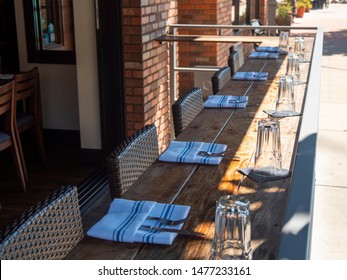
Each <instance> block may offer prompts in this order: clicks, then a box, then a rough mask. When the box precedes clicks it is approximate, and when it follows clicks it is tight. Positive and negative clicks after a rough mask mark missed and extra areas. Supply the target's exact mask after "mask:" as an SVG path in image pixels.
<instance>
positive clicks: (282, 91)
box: [276, 75, 295, 116]
mask: <svg viewBox="0 0 347 280" xmlns="http://www.w3.org/2000/svg"><path fill="white" fill-rule="evenodd" d="M276 112H277V113H280V114H282V115H283V116H292V115H293V114H294V113H295V98H294V78H293V76H291V75H284V76H280V78H279V82H278V94H277V100H276Z"/></svg>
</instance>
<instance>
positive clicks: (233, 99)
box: [204, 95, 248, 109]
mask: <svg viewBox="0 0 347 280" xmlns="http://www.w3.org/2000/svg"><path fill="white" fill-rule="evenodd" d="M247 104H248V96H245V95H242V96H233V95H209V96H208V98H207V100H206V101H205V102H204V107H205V108H241V109H242V108H246V106H247Z"/></svg>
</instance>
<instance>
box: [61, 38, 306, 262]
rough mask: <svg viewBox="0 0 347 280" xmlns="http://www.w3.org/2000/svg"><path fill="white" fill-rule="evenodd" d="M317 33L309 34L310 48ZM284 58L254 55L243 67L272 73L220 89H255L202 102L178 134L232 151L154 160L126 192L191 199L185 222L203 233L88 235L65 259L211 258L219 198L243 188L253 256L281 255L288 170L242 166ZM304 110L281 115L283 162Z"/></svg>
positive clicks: (99, 209) (89, 221) (90, 220)
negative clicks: (216, 159)
mask: <svg viewBox="0 0 347 280" xmlns="http://www.w3.org/2000/svg"><path fill="white" fill-rule="evenodd" d="M309 44H312V41H310V40H307V42H306V45H307V49H310V47H309ZM285 58H286V56H281V57H280V59H277V60H262V59H248V60H246V62H245V64H244V66H243V67H242V68H241V69H240V70H239V71H263V72H268V73H269V76H268V80H267V81H255V82H252V81H233V80H230V81H229V82H228V84H227V85H226V86H225V87H223V89H222V90H221V92H220V94H229V95H230V94H231V95H244V94H247V95H248V96H249V103H248V106H247V107H246V108H245V109H203V110H202V112H201V113H200V114H199V115H198V116H197V117H196V118H195V119H194V120H193V121H192V122H191V123H190V125H189V126H188V127H187V128H186V129H185V130H184V131H183V132H182V133H181V134H180V135H179V137H178V138H177V139H176V140H180V141H204V142H215V143H221V144H226V145H227V146H228V149H227V154H228V155H230V156H234V155H237V156H239V157H240V160H233V159H228V158H224V159H223V160H222V162H221V163H220V164H219V165H198V164H176V163H168V162H160V161H156V162H154V164H153V165H152V166H151V167H150V168H149V169H148V170H147V171H146V172H145V173H144V174H143V175H142V176H141V177H140V178H139V180H137V182H135V184H134V185H133V186H132V187H131V188H130V189H129V191H127V193H126V194H125V195H124V198H126V199H134V200H155V201H158V202H163V203H175V204H181V205H190V206H191V210H190V213H189V219H188V221H187V222H186V223H185V226H184V227H185V228H189V229H194V230H196V231H200V232H203V233H205V237H204V238H187V237H183V236H178V237H177V238H176V239H175V241H174V242H173V244H172V245H171V246H165V245H156V244H140V243H117V242H111V241H105V240H100V239H96V238H91V237H88V236H86V237H85V238H84V239H83V240H82V241H81V242H80V243H79V244H78V245H77V246H76V247H75V248H74V249H73V250H72V251H71V253H70V254H69V255H68V256H67V259H152V260H154V259H208V258H209V256H210V249H211V242H212V239H213V234H214V213H215V202H216V200H217V199H218V198H219V197H220V196H221V195H223V194H234V193H235V191H236V190H237V188H238V185H239V184H240V182H241V186H240V188H239V190H238V194H242V195H245V196H246V197H247V198H248V199H249V200H250V202H251V229H252V234H251V236H252V249H253V258H254V259H274V258H276V254H277V250H278V245H279V241H280V231H281V228H282V221H283V215H284V211H285V207H286V198H287V195H288V188H289V187H290V178H287V179H282V180H277V181H273V182H269V183H262V184H259V183H256V182H255V181H253V180H251V179H248V178H244V177H243V176H242V175H241V174H240V173H239V172H238V171H237V170H238V169H239V168H242V167H248V166H253V154H254V151H255V145H256V134H257V122H258V120H259V119H262V118H265V117H267V115H266V114H265V113H264V112H263V110H266V109H274V104H275V100H276V95H277V81H278V78H279V76H280V75H283V74H284V73H285ZM300 66H301V68H302V69H301V71H302V73H303V75H302V77H301V79H302V80H306V79H307V77H308V71H309V63H302V64H301V65H300ZM305 87H306V86H305V85H300V86H295V98H296V111H298V112H301V108H302V103H303V100H304V96H305ZM300 120H301V117H300V116H299V117H289V118H283V119H281V120H280V126H281V144H282V157H283V168H286V169H289V170H292V166H293V158H294V157H293V155H295V150H296V145H297V141H296V139H297V131H298V127H299V125H300ZM110 201H111V199H110V196H109V194H108V193H106V194H105V195H104V196H103V197H102V198H101V199H100V200H99V201H98V203H96V204H95V205H94V206H93V207H92V208H90V209H89V210H87V212H86V213H85V215H84V217H83V222H84V227H85V230H88V229H89V228H90V227H91V226H92V225H93V224H95V223H96V222H97V221H98V220H99V219H100V218H101V217H102V216H103V215H104V214H105V213H106V212H107V210H108V206H109V203H110Z"/></svg>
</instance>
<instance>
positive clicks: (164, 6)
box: [122, 0, 177, 149]
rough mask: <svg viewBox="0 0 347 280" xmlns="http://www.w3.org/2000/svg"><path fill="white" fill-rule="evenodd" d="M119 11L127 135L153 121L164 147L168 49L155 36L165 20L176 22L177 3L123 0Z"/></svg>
mask: <svg viewBox="0 0 347 280" xmlns="http://www.w3.org/2000/svg"><path fill="white" fill-rule="evenodd" d="M122 13H123V42H124V69H125V76H124V85H125V86H124V87H125V112H126V116H125V118H126V120H125V121H126V129H127V134H128V135H131V134H132V133H134V132H135V131H136V130H138V129H140V128H142V127H143V126H144V125H146V124H152V123H154V124H155V125H156V127H157V129H158V138H159V145H160V147H162V148H161V149H163V148H165V147H166V146H167V144H168V142H169V137H168V135H169V130H170V119H169V109H170V100H169V96H170V95H169V73H168V69H169V68H168V49H167V44H160V43H159V42H157V41H156V40H154V39H155V38H157V37H159V36H161V35H163V34H165V30H166V25H167V23H168V22H170V23H174V22H176V16H177V4H176V1H170V0H122Z"/></svg>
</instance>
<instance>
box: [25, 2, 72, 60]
mask: <svg viewBox="0 0 347 280" xmlns="http://www.w3.org/2000/svg"><path fill="white" fill-rule="evenodd" d="M23 6H24V15H25V27H26V38H27V49H28V60H29V62H38V63H59V64H74V63H75V60H76V59H75V42H74V25H73V7H72V0H31V1H28V0H23Z"/></svg>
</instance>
